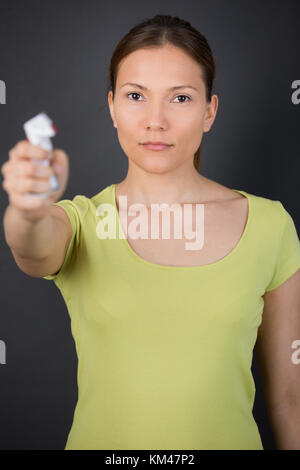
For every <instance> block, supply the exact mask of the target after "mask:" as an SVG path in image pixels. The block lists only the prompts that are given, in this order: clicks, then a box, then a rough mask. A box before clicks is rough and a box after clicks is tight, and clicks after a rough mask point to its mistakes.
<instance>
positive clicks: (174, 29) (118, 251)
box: [7, 15, 300, 450]
mask: <svg viewBox="0 0 300 470" xmlns="http://www.w3.org/2000/svg"><path fill="white" fill-rule="evenodd" d="M214 77H215V64H214V59H213V56H212V52H211V49H210V47H209V45H208V43H207V41H206V39H205V37H204V36H203V35H202V34H201V33H200V32H199V31H197V30H195V29H194V28H193V27H192V26H191V25H190V23H188V22H186V21H183V20H181V19H179V18H178V17H170V16H162V15H157V16H155V17H154V18H151V19H147V20H145V21H143V22H142V23H140V24H139V25H137V26H135V27H134V28H132V30H130V31H129V32H128V34H126V36H125V37H124V38H123V39H122V40H121V41H120V42H119V44H118V45H117V47H116V49H115V51H114V53H113V56H112V59H111V64H110V90H109V93H108V103H109V110H110V114H111V118H112V121H113V124H114V127H115V128H116V129H117V131H118V138H119V142H120V145H121V147H122V149H123V150H124V152H125V154H126V155H127V156H128V164H129V166H128V172H127V175H126V178H125V179H124V180H123V181H121V183H119V184H111V185H110V186H107V187H106V188H105V189H103V190H102V191H100V192H99V193H98V194H96V195H94V196H93V197H92V198H87V197H86V196H83V195H77V196H75V197H74V199H73V200H72V201H71V200H67V199H64V200H61V201H59V202H56V203H55V204H53V205H52V207H51V215H52V217H51V218H50V217H48V219H47V221H48V222H47V229H48V234H49V235H48V236H49V238H50V235H52V237H55V243H54V242H52V247H54V246H55V249H54V248H52V250H51V253H50V250H49V249H48V252H47V256H44V257H43V262H41V261H40V262H37V261H36V263H35V264H34V262H33V261H32V263H31V265H30V267H29V264H27V265H25V259H24V258H21V257H19V258H16V259H18V264H19V266H20V267H21V269H23V270H24V271H25V272H27V273H29V274H31V275H35V276H38V275H39V276H41V277H43V278H44V279H49V280H54V282H55V284H56V285H57V287H58V288H59V289H60V291H61V293H62V295H63V297H64V299H65V302H66V305H67V307H68V311H69V314H70V317H71V327H72V333H73V337H74V340H75V344H76V350H77V354H78V388H79V395H78V403H77V406H76V409H75V413H74V420H73V424H72V428H71V431H70V433H69V436H68V440H67V443H66V447H65V449H236V450H237V449H263V446H262V442H261V438H260V435H259V431H258V428H257V425H256V422H255V420H254V417H253V415H252V408H253V403H254V397H255V386H254V381H253V377H252V374H251V363H252V355H253V348H254V346H255V345H256V346H257V352H258V357H259V362H260V365H261V368H262V371H263V374H262V380H263V387H264V393H265V398H266V402H267V406H268V411H269V417H270V421H271V423H272V428H273V431H274V435H275V439H276V442H277V446H278V448H283V449H284V448H293V449H295V448H299V447H300V446H299V444H300V441H299V435H300V433H299V431H300V429H299V412H300V408H299V401H297V400H296V398H297V395H298V390H299V372H298V369H297V367H296V365H295V364H294V363H292V361H291V360H290V355H291V353H292V352H293V351H292V350H291V343H292V341H293V340H295V339H297V336H298V337H299V326H300V325H299V304H300V299H299V280H300V277H299V274H300V271H299V268H300V244H299V239H298V236H297V232H296V229H295V225H294V222H293V219H292V218H291V216H290V214H289V213H288V212H287V211H286V209H285V208H284V206H283V205H282V203H281V202H280V201H274V200H271V199H267V198H263V197H260V196H256V195H253V194H250V193H247V192H246V191H243V190H236V189H231V188H228V187H226V186H223V185H221V184H218V183H216V182H215V181H212V180H210V179H208V178H206V177H204V176H203V175H201V174H200V173H199V171H198V170H199V158H200V144H201V141H202V136H203V133H206V132H208V131H209V130H210V129H211V127H212V124H213V122H214V119H215V116H216V112H217V108H218V98H217V96H216V95H212V86H213V80H214ZM157 141H160V142H164V143H166V144H168V145H167V147H163V148H162V149H161V150H158V148H159V147H155V146H153V145H152V146H151V145H148V146H146V144H145V143H146V142H157ZM28 149H29V147H28ZM28 152H29V150H28ZM57 155H58V154H57ZM59 158H60V159H61V163H62V164H64V162H65V161H66V157H65V156H64V157H63V156H62V153H61V154H60V157H57V159H58V160H59ZM35 188H36V190H37V186H36V187H35ZM26 189H28V187H27V188H26ZM46 189H49V188H48V187H47V188H46V186H45V190H46ZM122 196H123V198H121V197H122ZM56 197H57V195H56ZM124 197H125V200H126V206H125V208H124V207H123V202H124ZM56 200H57V199H56ZM156 203H157V204H162V203H164V204H165V205H166V206H165V207H168V208H170V207H174V206H172V204H175V207H176V208H177V211H178V212H181V214H182V212H183V214H184V215H186V213H185V212H184V209H185V208H186V207H187V206H189V207H190V208H192V217H191V218H188V217H187V218H185V219H184V221H183V224H184V229H185V230H184V235H183V236H181V237H176V236H175V235H176V233H177V232H176V230H177V229H178V228H182V223H181V222H180V223H179V224H178V225H177V229H176V230H172V231H171V233H170V236H169V238H166V239H163V238H162V237H161V236H160V235H159V237H155V236H152V237H151V233H153V232H151V233H150V231H149V224H148V223H150V226H151V228H152V229H154V228H156V229H157V224H158V219H156V222H153V219H152V216H153V210H152V208H153V204H156ZM133 204H138V206H133ZM128 207H129V208H130V210H128ZM137 207H138V208H142V209H143V211H142V213H143V217H142V223H140V228H141V231H140V230H139V229H138V224H136V223H134V220H135V221H136V213H135V212H134V210H133V209H137ZM111 208H113V209H114V211H111ZM145 209H146V211H145ZM195 209H196V215H195V213H194V212H195ZM187 213H188V214H190V215H191V212H187ZM201 217H202V218H201ZM126 218H127V221H126ZM187 219H188V221H187ZM42 220H43V221H44V230H46V222H45V220H46V219H42ZM176 220H177V222H178V219H176ZM50 221H51V224H53V225H50ZM139 221H140V219H139ZM160 222H162V223H163V226H164V227H165V225H164V224H166V222H165V220H164V219H162V220H161V219H159V223H160ZM40 223H41V222H40ZM114 223H116V226H117V228H118V230H117V232H116V233H118V236H117V237H115V236H114V234H115V232H114ZM7 226H8V222H7ZM129 226H131V230H129V233H128V230H127V228H128V227H129ZM54 228H56V230H54ZM107 228H108V231H106V229H107ZM7 230H8V229H7ZM191 230H192V233H193V234H195V233H196V234H199V233H200V243H198V245H197V244H196V245H195V246H193V247H192V248H190V249H187V243H188V242H189V243H191V242H190V240H191V237H190V233H191ZM41 233H42V229H41V228H40V233H39V237H38V236H37V237H36V238H38V239H39V240H42V238H43V241H44V242H45V240H46V235H45V232H43V235H44V237H42V235H41ZM55 233H56V234H57V233H58V234H59V235H55ZM105 233H106V235H105ZM139 233H142V234H143V238H138V237H137V235H138V234H139ZM111 235H112V236H111ZM126 236H127V237H126ZM198 241H199V240H198ZM27 243H28V240H27ZM12 245H13V244H12V243H11V246H12ZM43 246H45V243H44V244H43ZM50 246H51V244H50ZM189 246H190V247H191V245H189ZM44 250H45V248H44ZM44 253H46V252H44ZM14 256H16V250H15V253H14ZM40 258H42V256H41V252H40ZM27 263H28V261H27ZM54 267H55V269H54ZM56 268H57V269H56ZM53 272H54V273H55V274H48V275H45V274H46V273H53ZM262 320H263V321H262ZM297 334H298V335H297ZM274 359H275V361H274ZM297 423H298V424H297ZM297 426H298V428H297Z"/></svg>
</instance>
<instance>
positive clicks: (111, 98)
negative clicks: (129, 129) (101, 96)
mask: <svg viewBox="0 0 300 470" xmlns="http://www.w3.org/2000/svg"><path fill="white" fill-rule="evenodd" d="M107 99H108V106H109V112H110V116H111V119H112V121H113V125H114V127H115V128H117V124H116V122H115V115H114V102H113V94H112V91H109V92H108V98H107Z"/></svg>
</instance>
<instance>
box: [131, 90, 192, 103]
mask: <svg viewBox="0 0 300 470" xmlns="http://www.w3.org/2000/svg"><path fill="white" fill-rule="evenodd" d="M130 95H138V96H141V95H140V94H139V93H135V92H132V93H128V94H127V96H130ZM181 97H184V98H188V100H186V101H179V103H187V102H188V101H191V98H190V97H189V96H187V95H178V96H176V97H175V98H181ZM175 98H174V99H175ZM131 101H139V100H136V99H133V100H131Z"/></svg>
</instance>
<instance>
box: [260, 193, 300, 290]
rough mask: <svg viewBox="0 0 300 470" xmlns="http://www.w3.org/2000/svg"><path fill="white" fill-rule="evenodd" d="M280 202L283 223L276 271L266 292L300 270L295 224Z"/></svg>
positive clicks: (299, 253) (298, 242) (299, 242)
mask: <svg viewBox="0 0 300 470" xmlns="http://www.w3.org/2000/svg"><path fill="white" fill-rule="evenodd" d="M278 202H279V204H280V211H281V219H282V220H283V223H282V229H281V235H280V239H279V240H280V241H279V244H278V250H277V253H276V263H275V269H274V272H273V277H272V279H271V281H270V283H269V285H268V286H267V288H266V292H269V291H271V290H273V289H275V288H276V287H279V286H280V285H281V284H283V283H284V282H285V281H286V280H287V279H288V278H289V277H291V276H292V275H293V274H294V273H295V272H296V271H298V269H300V241H299V237H298V234H297V230H296V227H295V223H294V221H293V219H292V217H291V215H290V214H289V212H288V211H287V210H286V209H285V208H284V206H283V204H282V203H281V202H280V201H278Z"/></svg>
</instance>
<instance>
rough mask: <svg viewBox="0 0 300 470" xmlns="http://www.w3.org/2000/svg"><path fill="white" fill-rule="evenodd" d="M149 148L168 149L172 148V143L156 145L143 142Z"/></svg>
mask: <svg viewBox="0 0 300 470" xmlns="http://www.w3.org/2000/svg"><path fill="white" fill-rule="evenodd" d="M142 145H143V147H145V148H146V149H148V150H167V149H169V148H171V147H172V146H171V145H161V144H160V145H154V144H142Z"/></svg>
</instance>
